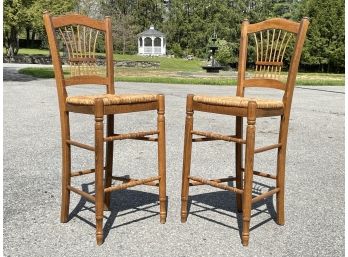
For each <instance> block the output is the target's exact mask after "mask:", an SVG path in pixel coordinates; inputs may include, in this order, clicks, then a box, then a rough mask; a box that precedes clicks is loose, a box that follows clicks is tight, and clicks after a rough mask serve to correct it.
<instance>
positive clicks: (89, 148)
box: [66, 140, 95, 152]
mask: <svg viewBox="0 0 348 257" xmlns="http://www.w3.org/2000/svg"><path fill="white" fill-rule="evenodd" d="M66 143H67V144H69V145H73V146H77V147H80V148H83V149H86V150H89V151H92V152H94V151H95V148H94V146H90V145H86V144H82V143H79V142H76V141H72V140H66Z"/></svg>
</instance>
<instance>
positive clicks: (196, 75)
mask: <svg viewBox="0 0 348 257" xmlns="http://www.w3.org/2000/svg"><path fill="white" fill-rule="evenodd" d="M19 53H20V54H44V55H47V54H48V50H41V49H24V48H23V49H20V50H19ZM114 59H115V60H118V61H124V60H128V61H154V62H159V63H160V67H159V68H123V67H117V68H116V69H115V79H116V81H129V82H152V83H172V84H201V85H235V84H236V73H232V72H220V73H219V74H207V73H206V72H205V71H203V70H202V68H201V66H202V64H203V62H202V61H201V60H197V59H195V60H186V59H182V58H168V57H148V56H138V55H120V54H114ZM19 72H20V73H22V74H27V75H31V76H34V77H39V78H53V77H54V73H53V70H52V69H51V68H24V69H21V70H20V71H19ZM66 73H68V72H66ZM296 84H297V85H313V86H320V85H341V86H344V84H345V79H344V74H331V73H330V74H329V73H299V74H298V76H297V82H296Z"/></svg>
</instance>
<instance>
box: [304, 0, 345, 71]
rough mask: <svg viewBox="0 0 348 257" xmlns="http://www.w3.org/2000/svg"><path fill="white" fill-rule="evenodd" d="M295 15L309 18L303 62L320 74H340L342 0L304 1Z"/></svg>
mask: <svg viewBox="0 0 348 257" xmlns="http://www.w3.org/2000/svg"><path fill="white" fill-rule="evenodd" d="M299 16H308V17H309V18H310V22H311V23H310V27H309V30H308V35H307V39H306V42H305V46H304V51H303V61H304V62H305V63H308V64H310V65H312V66H313V65H315V66H317V67H319V69H320V70H321V71H326V72H340V71H344V35H345V34H344V2H343V0H305V1H303V3H302V6H301V9H300V11H299Z"/></svg>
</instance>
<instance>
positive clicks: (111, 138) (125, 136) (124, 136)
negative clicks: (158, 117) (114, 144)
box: [104, 130, 159, 141]
mask: <svg viewBox="0 0 348 257" xmlns="http://www.w3.org/2000/svg"><path fill="white" fill-rule="evenodd" d="M158 133H159V132H158V130H150V131H139V132H132V133H128V134H113V135H111V136H109V137H105V138H104V141H114V140H124V139H141V140H146V139H144V137H145V136H151V135H155V134H158ZM150 141H155V140H150Z"/></svg>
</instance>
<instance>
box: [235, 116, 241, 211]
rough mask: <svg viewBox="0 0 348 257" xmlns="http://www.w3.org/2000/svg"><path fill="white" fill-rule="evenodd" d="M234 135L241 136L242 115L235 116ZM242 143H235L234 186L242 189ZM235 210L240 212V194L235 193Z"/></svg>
mask: <svg viewBox="0 0 348 257" xmlns="http://www.w3.org/2000/svg"><path fill="white" fill-rule="evenodd" d="M236 137H238V138H242V137H243V117H238V116H237V117H236ZM242 161H243V144H238V143H236V187H237V188H238V189H243V173H242ZM236 205H237V211H238V212H242V195H241V194H236Z"/></svg>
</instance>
